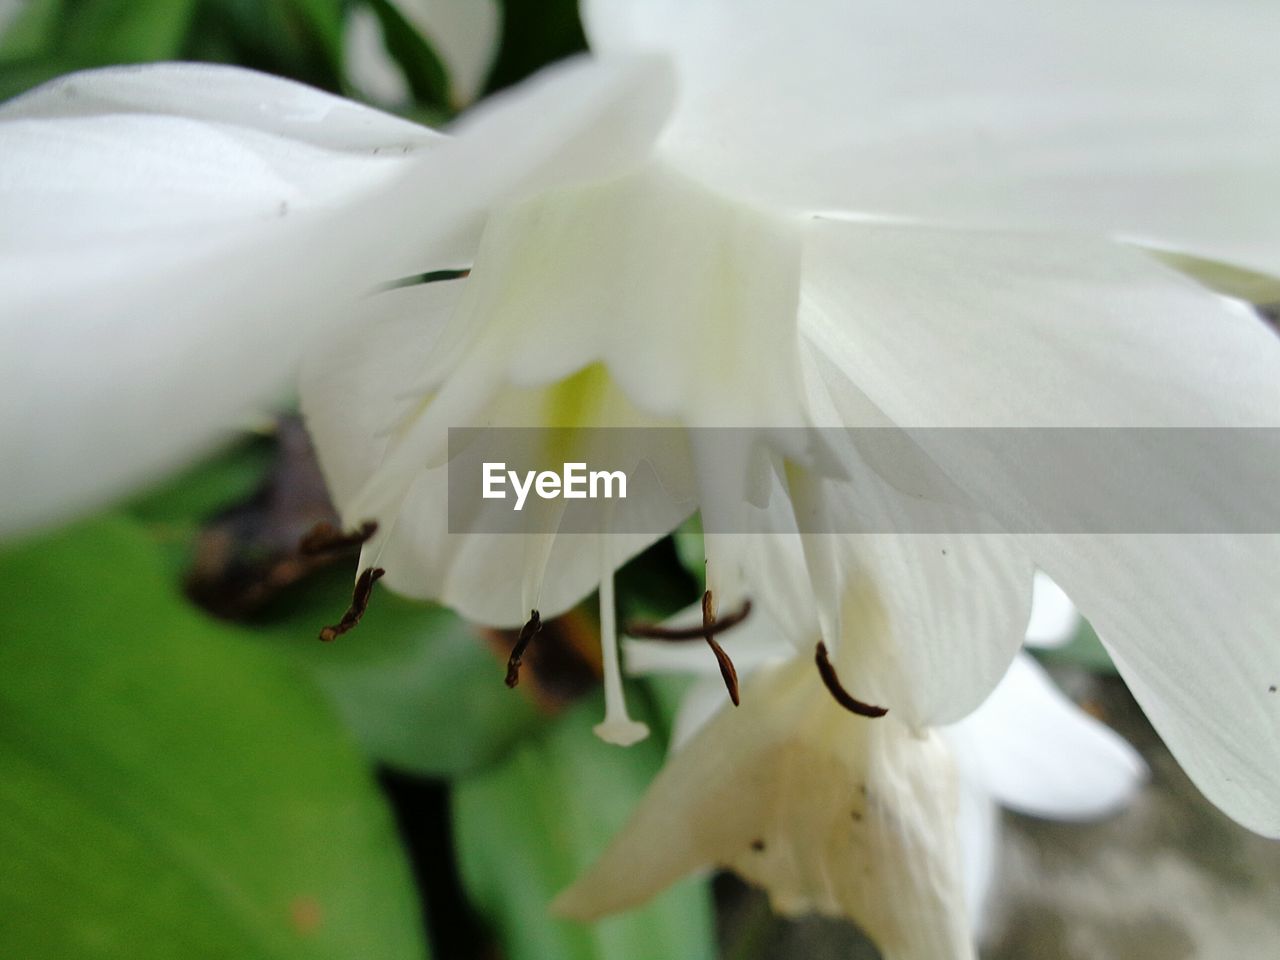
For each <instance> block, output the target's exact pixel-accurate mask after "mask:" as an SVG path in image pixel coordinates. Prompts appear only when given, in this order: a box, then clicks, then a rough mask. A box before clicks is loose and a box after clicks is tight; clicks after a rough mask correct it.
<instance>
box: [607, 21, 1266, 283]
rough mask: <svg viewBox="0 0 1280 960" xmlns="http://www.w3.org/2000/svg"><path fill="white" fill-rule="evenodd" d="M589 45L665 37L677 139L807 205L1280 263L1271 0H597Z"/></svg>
mask: <svg viewBox="0 0 1280 960" xmlns="http://www.w3.org/2000/svg"><path fill="white" fill-rule="evenodd" d="M586 12H587V14H588V16H587V23H588V27H589V32H590V36H591V42H592V46H593V48H594V49H596V50H603V51H611V52H619V51H634V50H638V49H640V50H652V49H659V50H663V51H665V52H668V53H670V54H671V55H672V56H673V57H674V58H675V59H676V61H677V63H678V68H679V73H680V86H681V102H680V107H679V110H678V112H677V115H676V118H675V120H674V121H673V126H672V128H671V130H670V131H669V133H668V135H667V137H666V139H665V142H666V145H667V147H668V149H669V150H670V152H671V153H672V155H673V156H674V157H676V158H678V162H680V163H681V164H684V165H687V167H688V168H689V169H690V170H691V171H693V172H695V173H696V174H697V175H699V176H702V177H704V178H705V179H707V180H708V181H709V182H714V183H717V184H719V185H721V186H723V187H724V188H726V189H734V190H738V191H741V192H743V193H745V194H749V195H753V196H757V197H760V198H767V199H769V200H770V201H775V202H781V203H786V204H790V205H796V206H799V207H802V208H805V209H842V210H858V211H866V212H874V213H879V214H885V215H891V216H901V217H916V218H923V219H935V220H938V219H942V220H947V221H949V222H962V223H966V224H969V225H977V226H984V227H1019V228H1033V229H1041V228H1052V229H1070V230H1080V231H1086V232H1090V233H1096V232H1099V231H1101V232H1106V233H1110V234H1118V235H1123V236H1126V237H1130V238H1135V239H1140V240H1144V241H1147V242H1150V243H1153V244H1154V245H1157V246H1170V247H1175V248H1179V249H1185V250H1189V251H1191V252H1198V253H1201V254H1203V255H1206V256H1211V257H1216V258H1217V259H1221V260H1226V261H1234V262H1237V263H1240V264H1244V265H1252V266H1253V267H1255V268H1256V269H1259V270H1263V271H1267V272H1271V273H1275V272H1276V271H1277V270H1278V269H1280V205H1278V204H1276V203H1275V202H1274V201H1273V199H1272V198H1274V197H1275V196H1277V195H1278V194H1280V79H1277V77H1276V73H1275V70H1274V69H1273V61H1274V44H1273V43H1272V40H1273V38H1274V37H1275V36H1277V35H1278V34H1280V7H1277V5H1276V4H1274V3H1270V2H1269V0H1240V2H1234V3H1230V4H1213V3H1204V2H1202V0H1172V2H1168V3H1153V2H1149V0H1119V2H1117V0H1080V2H1074V3H1072V4H1071V6H1070V9H1067V10H1064V9H1063V7H1062V5H1061V4H1060V3H1055V2H1053V0H983V2H981V3H973V4H963V5H959V4H954V3H949V2H947V0H924V2H915V3H901V2H898V0H860V2H857V3H849V2H845V0H812V2H806V3H803V4H800V5H795V4H776V3H767V2H740V0H656V2H655V0H592V2H590V3H588V4H587V5H586Z"/></svg>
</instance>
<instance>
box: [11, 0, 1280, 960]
mask: <svg viewBox="0 0 1280 960" xmlns="http://www.w3.org/2000/svg"><path fill="white" fill-rule="evenodd" d="M1064 2H1065V0H1064ZM583 45H584V40H583V36H582V31H581V27H580V25H579V23H578V20H577V13H576V5H575V3H574V2H573V0H506V2H502V3H498V2H490V0H416V2H414V0H399V2H391V0H367V2H344V0H261V2H255V0H29V2H20V0H19V2H15V0H0V99H3V98H7V97H9V96H12V95H14V94H17V93H20V92H21V91H23V90H25V89H29V88H30V87H32V86H34V85H36V84H38V83H40V82H43V81H44V80H47V79H49V78H51V77H53V76H56V75H58V74H61V73H64V72H67V71H70V70H75V69H82V68H86V67H93V66H100V65H106V64H116V63H134V62H147V61H155V60H170V59H195V60H208V61H215V62H222V63H236V64H241V65H244V66H249V67H253V68H256V69H259V70H265V71H269V72H272V73H276V74H280V75H282V76H286V77H292V78H295V79H298V80H301V81H304V82H306V83H309V84H313V85H315V86H319V87H322V88H325V89H328V90H332V91H335V92H338V93H342V94H344V95H347V96H352V97H355V98H357V99H362V100H365V101H367V102H374V103H376V104H377V105H380V106H382V107H384V108H387V109H392V110H395V111H397V112H400V113H402V114H404V115H406V116H410V117H412V118H414V119H417V120H420V121H422V122H426V123H431V124H439V123H444V122H447V121H448V120H449V118H450V117H452V116H453V115H455V114H456V112H457V111H458V110H459V109H461V108H462V107H464V106H465V105H466V104H467V103H468V102H470V101H471V100H473V99H475V98H477V97H479V96H483V95H485V94H487V93H490V92H493V91H495V90H497V89H500V88H501V87H503V86H506V85H509V84H512V83H515V82H517V81H518V80H520V79H521V78H523V77H525V76H527V75H528V74H529V73H530V72H532V71H534V70H536V69H537V68H538V67H540V66H542V65H544V64H546V63H549V62H551V61H553V60H556V59H559V58H561V57H563V56H565V55H568V54H570V53H572V52H574V51H576V50H579V49H581V48H582V47H583ZM0 229H3V225H0ZM282 413H284V414H285V416H284V417H283V418H282V419H281V420H279V421H278V422H270V423H264V424H262V425H259V426H258V427H257V428H256V429H252V430H250V429H246V433H245V436H244V438H243V439H242V440H241V441H239V442H238V443H236V444H234V445H232V446H231V447H229V448H228V449H226V450H224V451H222V452H221V453H220V454H219V455H217V456H216V457H214V458H212V459H211V460H209V461H208V462H205V463H203V464H200V465H198V466H196V467H194V468H193V469H191V470H190V471H188V472H187V473H185V474H184V475H182V476H179V477H175V478H171V479H170V480H169V481H167V482H165V483H164V484H162V485H160V486H158V487H157V488H156V489H154V490H152V491H149V492H148V493H146V494H144V495H142V496H140V497H137V498H136V499H134V500H133V501H131V502H129V503H126V504H122V505H120V506H119V507H118V508H117V509H114V510H112V511H110V512H109V513H107V514H105V515H101V516H97V517H94V518H90V519H87V520H84V521H82V522H78V523H76V524H74V525H71V526H68V527H66V528H63V529H59V530H55V531H51V532H46V533H44V534H42V535H40V536H38V537H34V538H28V539H26V540H24V541H22V542H20V543H10V544H5V545H3V546H0V623H2V624H3V629H2V630H0V957H6V958H7V957H14V958H23V960H28V958H31V960H44V958H49V960H67V958H76V957H100V958H117V957H119V958H136V960H147V958H161V957H166V958H168V957H184V958H186V957H191V958H200V957H218V958H222V957H243V958H250V957H270V958H294V957H297V958H344V960H349V958H355V957H359V958H361V960H400V958H405V960H409V958H414V960H422V958H425V957H428V956H436V957H450V958H462V960H466V958H511V960H577V958H584V960H586V958H611V960H629V958H636V960H641V958H655V957H679V958H682V960H684V958H689V960H696V958H702V957H706V958H710V957H716V956H720V957H724V958H727V960H753V958H790V957H795V958H807V960H816V958H823V957H874V956H875V951H874V950H873V949H872V948H871V947H870V946H869V945H868V944H867V943H866V942H865V941H864V940H863V939H862V938H861V937H860V936H859V934H858V932H857V931H856V930H855V929H854V928H852V927H851V926H849V925H847V924H842V923H837V922H834V921H823V920H805V921H784V920H781V919H778V918H776V917H774V916H772V915H771V913H770V912H769V909H768V906H767V903H766V901H765V899H764V897H763V896H762V895H761V894H759V893H757V892H754V891H751V890H749V889H747V888H746V887H745V886H743V885H742V884H740V883H738V882H737V881H735V880H733V879H732V878H729V877H725V876H722V877H717V878H714V879H708V880H704V881H690V882H688V883H685V884H683V885H682V886H680V887H678V888H676V889H674V890H671V891H669V892H668V893H667V894H666V895H664V896H663V897H662V898H660V899H659V900H658V901H656V902H654V903H653V904H651V905H650V906H648V907H646V908H645V909H643V910H640V911H636V912H634V913H631V914H628V915H626V916H622V917H618V918H615V919H612V920H609V921H606V922H604V923H602V924H599V925H596V926H594V927H585V926H578V925H572V924H564V923H559V922H556V921H553V920H551V919H550V918H549V917H548V916H547V914H546V912H545V905H546V903H547V902H548V901H549V899H550V898H551V896H552V895H553V894H554V893H555V892H556V891H558V890H559V889H560V888H561V887H563V886H564V885H565V884H567V883H568V882H569V881H570V880H571V879H572V878H573V876H574V875H575V873H576V872H577V871H578V870H579V869H581V868H582V867H583V866H585V865H586V863H587V862H589V861H590V860H591V859H592V857H593V856H594V855H595V854H596V853H598V852H599V851H600V849H601V848H602V846H603V844H604V843H605V842H606V840H607V839H608V837H609V836H610V834H611V833H612V832H613V831H614V830H616V829H617V828H618V827H619V826H620V825H621V824H622V822H623V821H624V820H625V818H626V815H627V813H628V811H629V810H630V809H631V807H632V806H633V805H634V804H635V802H636V800H637V799H638V797H639V796H640V793H641V792H642V791H643V789H644V787H645V785H646V784H647V783H648V782H649V780H650V779H651V778H652V777H653V775H654V774H655V772H656V771H657V769H658V767H659V766H660V764H661V761H662V756H663V752H664V741H665V736H664V733H665V731H666V730H667V729H668V728H669V724H670V719H671V715H672V712H673V709H674V705H675V703H676V701H677V699H678V695H679V692H680V690H679V684H678V682H675V681H670V680H663V681H662V682H661V683H658V682H654V681H647V682H644V683H636V684H635V685H634V688H633V690H632V693H631V701H632V703H633V704H634V705H635V707H636V710H637V712H640V713H643V714H645V718H646V719H647V720H648V721H649V722H650V724H651V725H652V726H653V728H654V730H655V733H656V734H657V735H656V736H655V737H653V738H652V739H651V740H650V741H648V742H646V743H643V744H641V745H639V746H637V747H634V748H632V749H630V750H619V749H616V748H611V747H608V746H607V745H605V744H603V743H601V742H599V741H598V740H596V739H595V738H594V737H593V736H592V735H591V733H590V728H591V725H592V724H593V723H594V722H595V720H596V719H597V717H598V715H599V712H600V704H599V702H598V701H599V697H598V693H597V690H596V681H597V678H598V675H599V653H598V643H597V636H596V630H597V626H596V623H595V620H594V616H595V615H594V613H593V612H591V611H592V605H590V604H588V605H585V606H584V607H583V608H581V610H579V611H574V612H572V613H570V614H569V615H567V616H565V617H563V618H560V619H559V620H557V621H555V622H554V623H552V624H550V625H549V627H548V629H547V630H545V631H544V633H543V634H542V636H541V637H540V638H539V640H538V642H537V643H536V644H535V645H534V646H533V648H532V651H531V653H530V656H529V658H528V660H527V662H526V669H525V673H524V682H523V683H522V684H521V686H520V687H519V688H518V689H517V690H516V691H510V690H508V689H507V688H506V687H505V686H504V685H503V683H502V676H503V672H504V669H503V665H504V663H505V659H506V654H507V651H508V650H509V648H510V644H511V642H512V639H513V638H512V637H511V636H510V635H502V634H499V633H496V632H488V631H483V630H479V629H476V628H473V627H471V626H469V625H467V624H464V623H462V622H460V621H459V620H458V619H457V618H455V617H454V616H452V615H451V614H450V613H448V612H447V611H444V610H441V609H438V608H433V607H427V606H422V605H417V604H412V603H409V602H406V601H403V600H401V599H399V598H397V597H394V596H392V595H390V594H389V593H387V592H385V591H383V592H379V593H378V594H377V596H376V599H375V602H374V603H373V605H372V607H371V609H370V612H369V614H368V617H367V618H366V620H365V621H364V623H363V624H362V625H361V627H360V628H359V630H358V631H357V632H356V633H353V634H351V635H350V636H348V637H346V638H343V639H342V640H341V641H339V642H337V643H335V644H331V645H322V644H320V643H318V642H317V641H316V639H315V637H316V632H317V630H318V628H319V627H320V626H322V625H324V624H326V623H330V622H332V621H333V620H335V619H336V618H337V616H338V615H339V614H340V613H341V611H342V610H343V609H344V608H345V606H346V602H347V598H348V596H349V591H350V582H351V575H352V571H353V566H354V555H349V556H346V557H331V558H326V560H325V561H323V562H322V561H317V560H316V559H314V558H306V557H303V556H301V555H300V554H299V552H298V549H297V545H298V541H299V539H300V538H301V536H302V535H303V534H305V533H306V532H307V531H308V530H309V529H310V528H311V527H312V526H313V525H314V524H315V523H316V522H318V521H321V520H326V519H329V520H332V519H333V517H332V511H331V507H330V505H329V504H328V501H327V499H326V497H325V493H324V488H323V484H322V483H321V481H320V478H319V475H318V472H317V470H316V467H315V463H314V460H313V458H312V454H311V450H310V446H309V444H308V442H307V439H306V436H305V434H304V432H303V431H302V430H301V428H300V427H299V425H298V423H297V421H296V420H294V419H292V418H290V417H289V416H288V415H287V411H282ZM689 535H694V534H689ZM696 555H698V556H700V555H701V554H700V551H696ZM698 576H699V573H698V569H697V565H696V564H695V565H694V567H693V568H692V569H689V568H686V566H684V565H683V564H682V563H681V560H680V552H679V551H677V550H676V549H675V545H674V543H673V541H672V540H671V539H668V540H667V541H664V542H663V543H661V544H659V545H657V546H656V547H654V548H653V549H651V550H650V551H648V552H647V553H646V554H645V555H643V556H642V557H640V558H639V559H637V560H636V561H634V562H633V563H632V564H630V565H629V566H628V567H627V568H626V569H625V570H624V571H623V574H622V576H621V577H620V578H619V597H620V601H621V603H622V605H623V610H622V615H623V618H624V619H626V618H628V617H644V618H647V619H655V618H658V617H661V616H665V615H667V614H669V613H671V612H673V611H675V610H677V609H679V608H681V607H683V606H685V605H686V604H688V603H690V602H692V601H694V600H695V599H696V598H697V597H698V596H699V594H700V592H701V584H700V582H699V580H698ZM1052 656H1053V659H1052V660H1051V662H1050V665H1051V668H1052V670H1053V672H1054V675H1055V677H1056V679H1058V681H1059V682H1060V683H1061V684H1062V685H1063V686H1064V688H1065V689H1066V690H1067V691H1068V692H1069V693H1070V694H1071V695H1072V696H1073V697H1074V698H1075V699H1076V700H1077V702H1080V703H1082V704H1084V705H1085V706H1086V708H1087V709H1088V710H1089V711H1090V712H1092V713H1094V714H1095V715H1097V716H1100V717H1102V718H1103V719H1105V720H1106V721H1107V722H1109V723H1111V724H1112V725H1114V726H1115V727H1116V728H1117V729H1118V730H1120V732H1121V733H1123V734H1124V735H1125V736H1126V737H1127V738H1128V739H1129V740H1130V742H1132V743H1133V744H1134V745H1135V746H1137V747H1138V748H1139V749H1140V750H1141V751H1142V753H1143V754H1144V756H1145V757H1146V759H1147V761H1148V763H1149V764H1150V765H1151V768H1152V771H1153V777H1152V782H1151V783H1150V785H1149V786H1148V787H1147V788H1146V789H1145V791H1144V793H1143V794H1142V796H1141V797H1140V798H1139V800H1138V802H1137V803H1135V804H1134V805H1133V807H1132V808H1131V809H1130V810H1128V811H1127V812H1125V813H1124V814H1122V815H1120V816H1118V817H1115V818H1112V819H1111V820H1108V821H1106V822H1103V823H1099V824H1093V825H1088V826H1081V825H1067V824H1048V823H1041V822H1037V821H1033V820H1030V819H1027V818H1020V817H1017V816H1015V815H1012V814H1006V815H1005V822H1004V831H1003V840H1002V848H1001V855H1000V861H1001V862H1000V879H999V881H998V886H997V890H996V893H995V896H994V898H993V899H994V908H993V911H992V916H991V921H990V929H989V931H988V936H987V940H988V944H987V947H986V951H985V956H986V957H988V958H989V960H1015V958H1030V957H1035V958H1043V960H1056V958H1064V960H1065V958H1071V960H1085V958H1105V957H1116V958H1133V960H1146V958H1151V960H1156V958H1159V960H1181V958H1191V957H1203V958H1215V960H1217V958H1227V957H1230V958H1236V960H1250V958H1259V960H1261V958H1270V957H1273V956H1275V955H1276V944H1277V943H1280V845H1277V844H1274V843H1269V842H1267V841H1264V840H1261V839H1259V838H1256V837H1254V836H1252V835H1251V834H1249V833H1248V832H1246V831H1244V830H1242V829H1240V828H1238V827H1236V826H1234V825H1233V824H1232V823H1231V822H1230V821H1228V820H1227V819H1226V818H1225V817H1223V816H1222V815H1221V814H1219V813H1218V812H1217V811H1216V810H1214V809H1213V808H1212V807H1211V806H1210V805H1209V804H1207V803H1206V802H1205V801H1203V800H1202V799H1201V798H1200V796H1199V794H1198V793H1197V792H1196V791H1195V790H1194V788H1193V787H1192V786H1191V785H1190V784H1189V782H1188V781H1187V780H1186V779H1185V777H1184V776H1183V774H1182V773H1181V771H1180V770H1179V768H1178V766H1177V764H1176V763H1175V762H1173V760H1172V759H1171V758H1170V757H1169V755H1168V753H1167V751H1165V750H1164V748H1163V746H1162V745H1161V744H1160V742H1159V741H1158V739H1157V738H1156V737H1155V735H1154V733H1153V732H1152V731H1151V729H1150V727H1149V726H1148V724H1147V723H1146V721H1145V719H1144V718H1143V716H1142V714H1141V712H1140V711H1139V710H1138V709H1137V707H1136V706H1135V705H1134V704H1133V702H1132V700H1131V699H1130V697H1129V695H1128V693H1127V692H1126V690H1125V689H1124V686H1123V684H1122V683H1121V682H1120V681H1119V680H1118V679H1117V678H1116V677H1115V676H1114V673H1113V671H1112V670H1111V668H1110V665H1109V663H1108V662H1107V660H1106V656H1105V653H1103V652H1102V650H1101V647H1100V646H1099V645H1098V644H1097V642H1096V639H1094V638H1092V636H1091V634H1090V632H1089V631H1088V628H1087V627H1086V628H1084V630H1083V632H1082V635H1081V637H1080V638H1079V639H1078V642H1076V643H1074V644H1072V645H1070V646H1069V647H1067V648H1065V649H1064V650H1061V651H1058V652H1056V653H1054V654H1053V655H1052ZM1045 749H1046V750H1052V749H1053V745H1052V744H1045Z"/></svg>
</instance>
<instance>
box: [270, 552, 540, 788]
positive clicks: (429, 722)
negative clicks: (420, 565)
mask: <svg viewBox="0 0 1280 960" xmlns="http://www.w3.org/2000/svg"><path fill="white" fill-rule="evenodd" d="M350 592H351V576H350V573H349V572H337V573H336V574H335V575H332V576H325V577H321V578H318V579H317V580H316V581H315V582H314V583H313V584H311V585H310V586H309V587H308V589H307V593H306V596H305V597H302V598H300V600H301V602H300V603H298V605H297V607H296V608H295V611H294V612H293V613H292V614H291V615H290V616H289V618H288V619H287V620H286V621H284V622H283V623H279V624H276V625H274V626H272V627H271V628H270V630H269V632H268V635H269V636H270V637H271V638H274V639H275V640H276V641H277V642H280V643H282V644H283V645H284V648H285V649H288V650H289V651H290V652H291V653H293V654H294V655H295V656H297V657H299V658H300V659H301V660H302V661H303V662H305V663H306V664H307V666H308V667H310V668H311V669H312V670H313V671H314V674H315V677H316V679H317V680H318V681H319V683H320V685H321V686H322V687H324V689H325V690H326V691H327V692H328V693H329V694H330V695H331V696H332V697H333V700H334V702H335V703H336V704H337V706H338V709H339V711H340V712H341V714H342V716H343V717H344V718H345V719H346V721H347V724H348V726H349V727H350V728H351V729H352V731H353V732H354V733H355V735H356V737H357V738H358V739H359V741H360V743H361V744H362V745H363V746H364V748H365V750H366V751H368V752H369V754H370V755H371V756H373V757H375V758H377V759H378V760H380V761H382V762H383V763H387V764H390V765H391V766H394V767H398V768H400V769H402V770H406V771H409V772H412V773H417V774H421V775H424V776H435V777H454V776H458V775H460V774H463V773H467V772H470V771H473V770H477V769H480V768H482V767H484V766H486V765H488V764H491V763H493V762H494V761H495V760H496V759H498V758H500V757H502V756H504V755H505V754H506V753H507V752H508V751H509V750H510V749H511V748H512V746H513V745H514V744H515V743H517V742H518V741H519V740H521V739H523V738H524V737H526V736H528V735H529V734H530V733H531V732H536V731H538V730H539V729H541V728H542V726H543V725H544V724H545V723H546V722H547V721H546V719H545V718H544V717H543V716H541V715H540V714H539V713H538V711H537V710H536V709H535V707H534V705H533V703H532V702H531V701H530V700H529V699H528V697H527V696H525V694H524V691H523V690H520V689H516V690H509V689H507V687H506V685H505V684H504V683H503V675H504V668H503V665H502V663H501V662H500V661H499V660H498V658H496V657H495V656H494V655H493V654H492V653H490V651H489V650H488V649H486V647H485V643H484V640H483V638H482V637H481V636H480V635H479V634H478V633H477V632H476V631H475V630H474V629H473V628H472V627H470V626H468V625H467V624H466V623H465V622H463V621H462V620H461V619H459V618H458V617H457V616H455V615H454V614H453V613H450V612H449V611H447V610H445V609H443V608H441V607H437V606H434V605H431V604H422V603H415V602H414V601H411V600H405V599H404V598H402V597H398V596H396V595H395V594H393V593H391V592H390V591H388V590H382V589H379V590H377V591H375V593H374V597H373V602H372V603H370V605H369V611H368V613H367V614H366V615H365V618H364V620H363V621H361V623H360V626H359V628H358V629H356V630H354V631H352V632H351V633H349V634H347V635H346V636H343V637H341V638H339V639H338V640H336V641H334V642H333V643H321V642H319V640H317V639H316V634H317V631H318V630H319V629H320V627H322V626H324V624H326V623H330V622H333V621H334V620H336V619H337V618H338V615H340V614H341V612H342V607H343V605H344V604H345V603H346V602H347V599H348V598H349V596H350Z"/></svg>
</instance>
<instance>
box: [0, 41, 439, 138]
mask: <svg viewBox="0 0 1280 960" xmlns="http://www.w3.org/2000/svg"><path fill="white" fill-rule="evenodd" d="M120 114H143V115H154V116H161V117H184V118H186V119H188V120H200V121H204V122H206V123H212V124H225V125H227V126H231V127H237V128H240V129H244V130H257V131H258V132H260V133H266V134H271V135H273V136H276V137H281V138H283V139H284V140H287V141H290V142H294V143H305V144H309V145H311V146H313V147H321V148H324V149H327V150H336V151H346V152H356V153H366V152H370V151H373V150H374V149H379V150H380V151H383V152H385V151H389V150H392V149H394V148H397V147H399V148H401V149H404V148H409V147H413V146H415V145H419V144H423V143H429V142H430V141H432V140H434V139H436V138H437V137H438V134H435V133H432V131H430V130H428V129H426V128H425V127H421V126H419V125H418V124H416V123H410V122H409V121H407V120H401V119H400V118H399V117H393V116H391V115H390V114H388V113H382V112H381V111H378V110H372V109H370V108H369V107H365V106H361V105H360V104H358V103H353V102H352V101H350V100H344V99H342V98H341V97H335V96H334V95H333V94H330V93H324V92H323V91H321V90H316V89H314V88H313V87H308V86H305V85H304V84H301V83H296V82H294V81H292V80H284V79H281V78H280V77H273V76H271V75H269V74H265V73H258V72H257V71H254V70H246V69H243V68H241V67H227V66H220V65H217V64H209V63H159V64H147V65H145V66H131V67H107V68H104V69H102V70H88V71H84V72H82V73H72V74H68V75H67V76H65V77H60V78H58V79H57V80H51V81H50V82H49V83H46V84H44V85H42V86H40V87H37V88H36V89H35V90H32V91H31V92H30V93H25V94H23V95H22V96H20V97H15V98H14V99H13V100H10V101H8V102H7V103H5V104H4V106H3V107H0V120H15V119H19V118H26V119H34V118H41V119H47V120H52V119H58V118H63V119H66V118H70V117H100V116H116V115H120Z"/></svg>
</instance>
